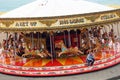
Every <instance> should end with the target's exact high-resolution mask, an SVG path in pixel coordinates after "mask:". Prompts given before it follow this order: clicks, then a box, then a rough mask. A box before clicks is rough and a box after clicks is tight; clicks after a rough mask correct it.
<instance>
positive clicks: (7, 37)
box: [6, 32, 8, 49]
mask: <svg viewBox="0 0 120 80" xmlns="http://www.w3.org/2000/svg"><path fill="white" fill-rule="evenodd" d="M6 48H7V49H8V32H6Z"/></svg>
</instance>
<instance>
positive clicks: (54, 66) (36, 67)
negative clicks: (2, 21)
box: [0, 52, 120, 76]
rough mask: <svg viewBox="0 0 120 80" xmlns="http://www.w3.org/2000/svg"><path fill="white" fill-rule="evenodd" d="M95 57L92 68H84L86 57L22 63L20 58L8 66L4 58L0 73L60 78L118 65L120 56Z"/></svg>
mask: <svg viewBox="0 0 120 80" xmlns="http://www.w3.org/2000/svg"><path fill="white" fill-rule="evenodd" d="M113 53H115V52H113ZM100 58H101V55H99V54H98V55H97V56H96V61H95V63H94V65H93V66H89V67H88V66H86V63H85V59H86V56H77V57H70V58H59V59H53V60H52V61H51V59H27V60H26V62H25V63H24V62H23V61H22V60H21V59H20V58H18V59H16V61H15V63H14V64H12V65H10V59H9V58H6V60H5V64H2V62H1V61H0V62H1V64H0V72H1V73H5V74H11V75H19V76H62V75H70V74H80V73H86V72H92V71H96V70H101V69H104V68H107V67H111V66H113V65H115V64H118V63H120V54H119V53H116V54H114V55H113V54H112V55H111V54H107V57H106V58H104V59H100Z"/></svg>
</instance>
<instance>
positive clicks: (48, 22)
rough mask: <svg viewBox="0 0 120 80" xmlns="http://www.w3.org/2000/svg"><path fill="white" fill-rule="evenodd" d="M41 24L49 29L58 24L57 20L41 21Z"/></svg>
mask: <svg viewBox="0 0 120 80" xmlns="http://www.w3.org/2000/svg"><path fill="white" fill-rule="evenodd" d="M39 22H41V23H42V24H46V25H47V26H48V27H50V26H51V25H52V24H54V23H56V22H57V20H41V21H39Z"/></svg>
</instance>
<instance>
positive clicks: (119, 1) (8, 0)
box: [0, 0, 120, 12]
mask: <svg viewBox="0 0 120 80" xmlns="http://www.w3.org/2000/svg"><path fill="white" fill-rule="evenodd" d="M32 1H35V0H0V11H3V12H6V11H10V10H12V9H15V8H17V7H20V6H22V5H25V4H27V3H30V2H32ZM87 1H91V2H96V3H100V4H104V5H120V0H87Z"/></svg>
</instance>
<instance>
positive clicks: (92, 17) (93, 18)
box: [85, 15, 100, 22]
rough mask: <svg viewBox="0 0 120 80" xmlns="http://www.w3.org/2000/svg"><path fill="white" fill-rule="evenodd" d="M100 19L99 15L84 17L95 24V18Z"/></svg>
mask: <svg viewBox="0 0 120 80" xmlns="http://www.w3.org/2000/svg"><path fill="white" fill-rule="evenodd" d="M99 17H100V15H91V16H87V17H85V18H86V19H87V20H90V21H91V22H95V20H96V19H97V18H99Z"/></svg>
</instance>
